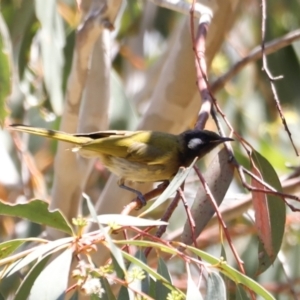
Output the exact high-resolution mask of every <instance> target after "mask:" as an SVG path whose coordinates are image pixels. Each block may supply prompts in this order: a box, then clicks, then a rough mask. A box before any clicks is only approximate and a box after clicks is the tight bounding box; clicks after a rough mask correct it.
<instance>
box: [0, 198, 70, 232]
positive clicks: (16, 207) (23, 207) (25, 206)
mask: <svg viewBox="0 0 300 300" xmlns="http://www.w3.org/2000/svg"><path fill="white" fill-rule="evenodd" d="M48 207H49V204H48V203H47V202H45V201H42V200H32V201H29V202H27V203H22V204H9V203H6V202H2V201H0V215H5V216H12V217H19V218H22V219H23V218H25V219H27V220H29V221H31V222H34V223H38V224H42V225H46V226H49V227H52V228H55V229H58V230H60V231H63V232H66V233H68V234H69V235H73V234H74V233H73V230H72V227H71V225H70V224H69V223H68V221H67V220H66V219H65V217H64V216H63V215H62V213H61V212H60V211H59V210H57V209H56V210H53V211H51V212H50V211H49V210H48Z"/></svg>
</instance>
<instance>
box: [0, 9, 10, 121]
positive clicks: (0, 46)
mask: <svg viewBox="0 0 300 300" xmlns="http://www.w3.org/2000/svg"><path fill="white" fill-rule="evenodd" d="M9 50H10V38H9V33H8V29H7V27H6V25H5V22H4V20H3V18H2V15H1V14H0V66H1V67H0V126H3V123H4V120H5V117H6V116H7V115H8V110H7V106H6V101H7V97H8V96H9V94H10V90H11V83H10V81H11V66H10V58H9V53H11V51H9Z"/></svg>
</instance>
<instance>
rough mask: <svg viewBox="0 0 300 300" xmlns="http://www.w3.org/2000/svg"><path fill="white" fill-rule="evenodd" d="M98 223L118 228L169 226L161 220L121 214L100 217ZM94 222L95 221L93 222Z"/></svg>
mask: <svg viewBox="0 0 300 300" xmlns="http://www.w3.org/2000/svg"><path fill="white" fill-rule="evenodd" d="M97 219H98V222H99V223H101V224H107V225H111V224H112V225H114V224H115V225H118V226H143V227H145V226H147V227H148V226H161V225H168V222H164V221H160V220H157V221H156V220H148V219H143V218H138V217H133V216H128V215H121V214H107V215H99V216H98V217H97ZM93 222H94V220H93Z"/></svg>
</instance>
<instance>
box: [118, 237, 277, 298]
mask: <svg viewBox="0 0 300 300" xmlns="http://www.w3.org/2000/svg"><path fill="white" fill-rule="evenodd" d="M115 243H116V244H122V245H126V244H129V245H136V246H139V247H141V246H142V247H153V248H156V249H158V250H159V251H162V252H165V253H170V254H172V255H174V254H175V255H176V254H177V250H176V249H174V248H173V247H171V246H167V245H162V244H160V243H156V242H150V241H147V243H145V242H144V243H143V242H142V241H134V240H119V241H115ZM179 245H181V246H182V247H183V248H184V249H187V250H190V251H191V252H193V253H194V254H195V255H196V256H200V257H201V258H202V259H203V260H205V261H206V262H208V263H209V264H211V265H212V266H213V267H214V268H216V269H217V270H218V271H219V272H222V274H224V275H225V276H227V277H228V278H229V279H231V280H232V281H234V282H235V283H236V284H243V285H244V286H246V287H247V288H249V289H250V290H253V291H254V292H255V293H257V294H258V295H260V296H262V297H263V299H264V300H275V298H274V297H273V296H272V295H271V294H270V293H269V292H268V291H267V290H266V289H264V288H263V287H262V286H261V285H259V284H258V283H257V282H256V281H254V280H253V279H252V278H250V277H248V276H246V275H244V274H242V273H241V272H239V271H237V270H235V269H234V268H232V267H231V266H229V265H228V264H227V263H226V261H224V260H222V259H218V258H216V257H214V256H212V255H210V254H208V253H206V252H204V251H202V250H199V249H197V248H194V247H191V246H188V245H182V244H179ZM123 255H124V257H125V258H126V259H128V260H129V261H136V259H135V258H133V257H132V256H131V255H129V254H128V253H126V252H123ZM136 264H140V265H141V268H142V269H143V270H145V271H146V272H148V273H149V274H150V275H151V276H153V277H154V278H155V279H156V280H161V281H162V282H163V283H164V284H165V285H166V286H167V287H169V288H170V289H172V288H173V286H172V285H171V284H170V283H169V282H168V281H166V280H165V279H164V277H162V276H161V275H160V274H158V273H156V272H155V271H154V270H153V269H151V268H150V267H149V266H148V265H145V264H144V263H142V262H140V261H136ZM181 293H182V292H181Z"/></svg>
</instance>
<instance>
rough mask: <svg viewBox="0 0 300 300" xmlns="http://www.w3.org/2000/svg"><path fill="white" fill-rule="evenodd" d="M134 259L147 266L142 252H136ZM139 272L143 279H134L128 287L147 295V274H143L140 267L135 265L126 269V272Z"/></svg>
mask: <svg viewBox="0 0 300 300" xmlns="http://www.w3.org/2000/svg"><path fill="white" fill-rule="evenodd" d="M135 257H136V258H137V259H139V260H140V261H142V262H143V263H145V264H147V259H146V257H145V254H144V252H143V251H141V250H138V251H137V252H136V253H135ZM137 271H141V273H142V274H143V276H144V278H143V279H135V280H133V281H132V282H130V283H129V286H130V287H131V288H133V289H135V290H137V291H142V292H144V293H146V294H148V293H149V274H148V273H147V272H144V271H143V270H142V269H141V267H139V266H137V265H136V264H133V263H132V264H130V266H129V268H128V272H137Z"/></svg>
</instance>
